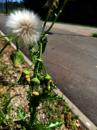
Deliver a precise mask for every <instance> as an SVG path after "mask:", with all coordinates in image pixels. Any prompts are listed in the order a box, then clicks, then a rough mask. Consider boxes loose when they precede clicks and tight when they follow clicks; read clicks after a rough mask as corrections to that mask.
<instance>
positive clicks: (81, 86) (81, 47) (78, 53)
mask: <svg viewBox="0 0 97 130" xmlns="http://www.w3.org/2000/svg"><path fill="white" fill-rule="evenodd" d="M4 22H5V18H4V17H3V18H1V16H0V29H1V30H3V31H5V29H4ZM44 60H45V64H46V66H47V69H48V71H49V72H50V73H51V75H52V76H53V78H54V80H55V83H56V84H57V86H58V87H59V88H60V89H61V91H62V92H63V93H64V94H65V95H66V96H67V97H68V98H69V99H70V100H71V101H72V102H73V103H74V104H75V105H76V106H77V107H78V108H79V109H80V110H81V111H82V112H83V113H84V114H85V115H86V116H87V117H88V118H89V119H90V120H91V121H93V122H94V123H95V124H96V125H97V101H96V100H97V67H96V66H97V39H96V38H92V37H88V36H83V35H77V34H75V33H72V32H69V31H66V30H64V29H53V30H52V34H51V35H49V36H48V46H47V50H46V52H45V57H44Z"/></svg>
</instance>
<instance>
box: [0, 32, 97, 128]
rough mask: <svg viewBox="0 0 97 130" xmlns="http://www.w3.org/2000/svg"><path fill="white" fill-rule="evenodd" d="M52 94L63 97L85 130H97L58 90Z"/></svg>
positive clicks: (27, 60) (28, 61) (29, 62)
mask: <svg viewBox="0 0 97 130" xmlns="http://www.w3.org/2000/svg"><path fill="white" fill-rule="evenodd" d="M0 34H1V35H2V36H5V35H4V33H3V32H1V31H0ZM5 39H6V40H7V41H9V39H8V38H7V37H5ZM11 45H12V47H13V48H14V49H16V47H15V45H14V44H13V43H11ZM24 59H25V61H26V62H27V63H28V64H29V65H31V64H32V62H31V61H30V60H29V59H28V58H27V57H26V56H25V55H24ZM54 92H55V93H56V94H58V95H59V96H61V97H63V99H64V100H65V101H66V103H67V104H68V106H69V108H70V109H71V111H72V112H73V113H74V114H75V115H78V116H79V120H80V121H81V122H82V124H83V126H84V127H85V128H86V129H87V130H97V126H96V125H95V124H94V123H93V122H92V121H90V120H89V119H88V118H87V117H86V116H85V115H84V114H83V113H82V112H81V111H80V110H79V109H78V108H77V107H76V106H75V105H74V104H73V103H72V102H71V101H70V100H69V99H68V98H67V97H66V96H65V95H64V94H63V93H62V92H61V91H60V90H59V89H58V88H57V89H55V90H54Z"/></svg>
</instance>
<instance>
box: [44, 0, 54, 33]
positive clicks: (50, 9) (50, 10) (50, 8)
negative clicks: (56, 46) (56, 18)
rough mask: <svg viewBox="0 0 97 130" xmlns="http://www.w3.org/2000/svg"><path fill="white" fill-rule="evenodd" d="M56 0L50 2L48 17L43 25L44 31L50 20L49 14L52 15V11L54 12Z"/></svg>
mask: <svg viewBox="0 0 97 130" xmlns="http://www.w3.org/2000/svg"><path fill="white" fill-rule="evenodd" d="M55 1H56V0H52V1H51V3H50V5H49V10H48V14H47V17H46V19H45V22H44V25H43V31H44V29H45V26H46V23H47V21H48V19H49V16H50V14H51V12H52V8H53V3H54V2H55Z"/></svg>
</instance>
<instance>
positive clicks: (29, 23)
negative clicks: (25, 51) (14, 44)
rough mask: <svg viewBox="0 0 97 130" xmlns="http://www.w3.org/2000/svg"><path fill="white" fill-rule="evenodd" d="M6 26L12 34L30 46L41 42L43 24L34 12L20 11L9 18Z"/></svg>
mask: <svg viewBox="0 0 97 130" xmlns="http://www.w3.org/2000/svg"><path fill="white" fill-rule="evenodd" d="M6 26H7V27H8V28H9V29H10V31H11V33H12V34H14V35H15V36H16V37H18V38H19V39H21V40H23V41H24V43H28V44H29V43H33V42H37V41H38V40H39V37H40V33H41V29H42V22H41V20H40V19H39V17H38V16H37V15H36V14H35V13H34V12H31V11H28V10H21V11H19V10H18V11H15V12H13V13H11V14H10V15H9V16H8V20H7V23H6Z"/></svg>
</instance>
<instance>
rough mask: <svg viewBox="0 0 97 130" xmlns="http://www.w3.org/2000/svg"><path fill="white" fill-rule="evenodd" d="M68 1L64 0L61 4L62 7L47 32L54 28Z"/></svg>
mask: <svg viewBox="0 0 97 130" xmlns="http://www.w3.org/2000/svg"><path fill="white" fill-rule="evenodd" d="M67 2H68V0H64V2H63V4H62V6H61V7H60V9H59V12H58V14H57V15H56V16H55V19H54V21H53V22H52V24H51V25H50V27H49V28H48V29H47V31H46V32H45V33H48V32H49V31H50V30H51V29H52V27H53V25H54V24H55V22H56V21H57V19H58V17H59V16H60V14H61V13H62V11H63V9H64V7H65V5H66V3H67Z"/></svg>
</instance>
